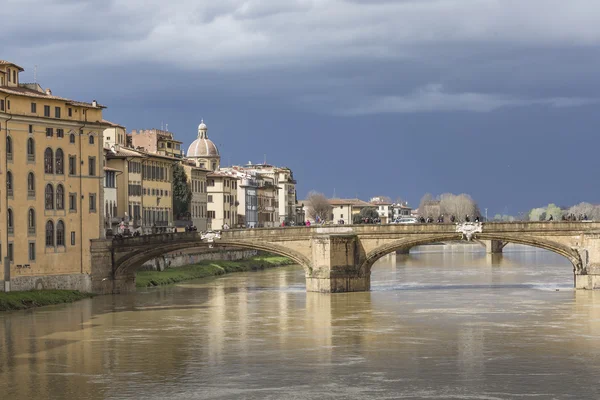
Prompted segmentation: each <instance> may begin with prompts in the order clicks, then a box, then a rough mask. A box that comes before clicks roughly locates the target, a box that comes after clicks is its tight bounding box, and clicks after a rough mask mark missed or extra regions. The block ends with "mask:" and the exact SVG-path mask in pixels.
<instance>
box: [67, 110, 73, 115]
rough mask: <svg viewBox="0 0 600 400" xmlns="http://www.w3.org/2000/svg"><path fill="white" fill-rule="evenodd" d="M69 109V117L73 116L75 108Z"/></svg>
mask: <svg viewBox="0 0 600 400" xmlns="http://www.w3.org/2000/svg"><path fill="white" fill-rule="evenodd" d="M67 111H68V113H69V117H72V116H73V109H72V108H69V109H67Z"/></svg>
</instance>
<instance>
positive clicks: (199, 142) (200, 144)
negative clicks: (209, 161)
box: [187, 138, 219, 158]
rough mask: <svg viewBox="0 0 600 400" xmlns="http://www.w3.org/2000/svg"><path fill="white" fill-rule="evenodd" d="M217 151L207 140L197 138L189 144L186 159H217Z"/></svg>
mask: <svg viewBox="0 0 600 400" xmlns="http://www.w3.org/2000/svg"><path fill="white" fill-rule="evenodd" d="M218 156H219V149H217V146H216V145H215V144H214V143H213V141H212V140H210V139H209V138H198V139H196V140H194V141H193V142H192V144H190V147H188V151H187V157H190V158H192V157H194V158H195V157H218Z"/></svg>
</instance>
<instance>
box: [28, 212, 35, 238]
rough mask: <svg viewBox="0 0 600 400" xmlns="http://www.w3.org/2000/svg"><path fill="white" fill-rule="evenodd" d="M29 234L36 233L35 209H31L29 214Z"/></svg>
mask: <svg viewBox="0 0 600 400" xmlns="http://www.w3.org/2000/svg"><path fill="white" fill-rule="evenodd" d="M27 233H28V234H30V235H31V234H34V233H35V210H34V209H33V208H30V209H29V212H28V214H27Z"/></svg>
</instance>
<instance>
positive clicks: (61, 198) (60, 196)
mask: <svg viewBox="0 0 600 400" xmlns="http://www.w3.org/2000/svg"><path fill="white" fill-rule="evenodd" d="M56 209H57V210H64V209H65V188H64V186H63V185H61V184H59V185H58V186H57V187H56Z"/></svg>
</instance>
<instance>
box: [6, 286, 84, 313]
mask: <svg viewBox="0 0 600 400" xmlns="http://www.w3.org/2000/svg"><path fill="white" fill-rule="evenodd" d="M92 296H93V294H91V293H82V292H79V291H77V290H30V291H26V292H9V293H4V292H0V311H11V310H25V309H28V308H33V307H41V306H49V305H52V304H61V303H72V302H74V301H77V300H81V299H86V298H89V297H92Z"/></svg>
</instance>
